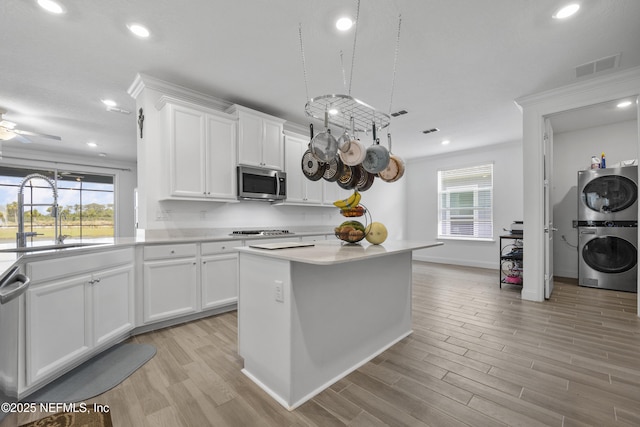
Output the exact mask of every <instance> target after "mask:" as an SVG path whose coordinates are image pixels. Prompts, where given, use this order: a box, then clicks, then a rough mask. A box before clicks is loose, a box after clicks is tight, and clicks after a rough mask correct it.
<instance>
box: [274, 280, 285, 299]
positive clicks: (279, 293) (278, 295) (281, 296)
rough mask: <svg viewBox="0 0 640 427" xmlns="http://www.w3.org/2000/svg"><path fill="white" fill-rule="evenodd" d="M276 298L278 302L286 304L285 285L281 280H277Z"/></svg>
mask: <svg viewBox="0 0 640 427" xmlns="http://www.w3.org/2000/svg"><path fill="white" fill-rule="evenodd" d="M275 296H276V301H278V302H284V284H283V283H282V281H281V280H276V287H275Z"/></svg>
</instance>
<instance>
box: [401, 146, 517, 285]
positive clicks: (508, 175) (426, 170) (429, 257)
mask: <svg viewBox="0 0 640 427" xmlns="http://www.w3.org/2000/svg"><path fill="white" fill-rule="evenodd" d="M487 162H493V174H494V176H493V207H494V209H493V230H494V231H493V236H494V241H491V242H474V241H467V240H464V241H460V240H442V241H443V242H444V246H441V247H437V248H430V249H425V250H422V251H417V252H416V253H415V254H414V258H415V259H418V260H423V261H432V262H440V263H448V264H458V265H468V266H476V267H485V268H493V269H498V268H499V259H498V257H499V253H500V250H499V248H498V246H499V241H498V236H499V235H500V234H503V233H504V231H503V228H507V229H508V228H509V226H510V225H511V223H512V222H513V221H516V220H522V217H523V211H522V206H523V197H522V186H523V176H522V144H521V143H520V142H512V143H506V144H496V145H493V146H488V147H482V148H481V149H474V150H465V151H456V152H454V153H450V154H447V155H442V156H433V157H426V158H420V159H413V160H411V161H409V162H408V164H407V172H406V179H407V184H406V187H407V190H406V191H407V196H406V197H407V204H406V218H407V226H406V238H408V239H410V240H436V238H437V224H438V215H437V214H438V212H437V210H438V182H437V172H438V169H447V168H458V167H465V166H471V165H477V164H482V163H487ZM497 280H498V278H497V276H496V282H497Z"/></svg>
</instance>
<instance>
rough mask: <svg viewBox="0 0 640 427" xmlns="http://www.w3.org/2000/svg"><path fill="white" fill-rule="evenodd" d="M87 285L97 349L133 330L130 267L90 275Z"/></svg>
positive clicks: (131, 274) (131, 267) (131, 270)
mask: <svg viewBox="0 0 640 427" xmlns="http://www.w3.org/2000/svg"><path fill="white" fill-rule="evenodd" d="M89 283H90V287H91V299H92V301H93V303H92V305H91V311H92V317H93V345H94V346H98V345H101V344H102V343H104V342H107V341H109V340H110V339H112V338H116V337H117V336H118V335H122V334H124V333H125V332H127V331H130V330H131V329H133V327H134V314H133V307H134V306H133V265H126V266H123V267H119V268H113V269H110V270H104V271H100V272H97V273H94V274H93V276H92V279H91V281H90V282H89Z"/></svg>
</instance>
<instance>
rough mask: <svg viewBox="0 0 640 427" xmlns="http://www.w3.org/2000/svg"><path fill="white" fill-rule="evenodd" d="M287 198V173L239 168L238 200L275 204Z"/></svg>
mask: <svg viewBox="0 0 640 427" xmlns="http://www.w3.org/2000/svg"><path fill="white" fill-rule="evenodd" d="M286 198H287V174H286V172H281V171H279V170H274V169H264V168H255V167H251V166H238V199H241V200H263V201H266V202H275V201H278V200H285V199H286Z"/></svg>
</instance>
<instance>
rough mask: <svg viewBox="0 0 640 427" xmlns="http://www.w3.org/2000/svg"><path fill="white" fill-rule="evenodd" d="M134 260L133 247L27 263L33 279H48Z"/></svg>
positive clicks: (87, 271) (28, 272)
mask: <svg viewBox="0 0 640 427" xmlns="http://www.w3.org/2000/svg"><path fill="white" fill-rule="evenodd" d="M133 261H134V255H133V248H126V249H115V250H111V251H105V252H97V253H93V254H84V255H75V256H69V257H60V258H53V259H48V260H45V261H36V262H32V263H29V264H27V275H28V276H29V277H30V278H31V280H33V281H34V282H35V281H38V282H40V281H46V280H51V279H55V278H58V277H65V276H72V275H76V274H81V273H90V272H93V271H96V270H101V269H104V268H109V267H115V266H117V265H122V264H127V263H131V262H133Z"/></svg>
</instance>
